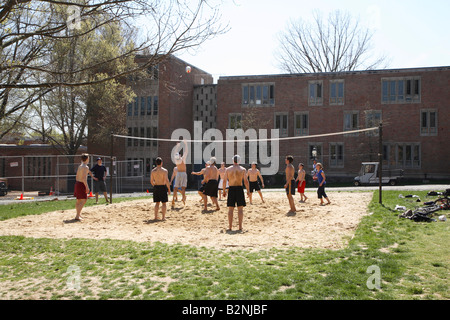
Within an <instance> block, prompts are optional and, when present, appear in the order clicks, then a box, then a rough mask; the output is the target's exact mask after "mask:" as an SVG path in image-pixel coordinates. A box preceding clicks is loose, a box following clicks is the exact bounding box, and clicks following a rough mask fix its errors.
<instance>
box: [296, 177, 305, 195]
mask: <svg viewBox="0 0 450 320" xmlns="http://www.w3.org/2000/svg"><path fill="white" fill-rule="evenodd" d="M305 187H306V180H303V182H302V184H301V185H300V181H299V182H298V188H297V190H298V192H300V193H305Z"/></svg>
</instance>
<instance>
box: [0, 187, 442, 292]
mask: <svg viewBox="0 0 450 320" xmlns="http://www.w3.org/2000/svg"><path fill="white" fill-rule="evenodd" d="M399 193H400V192H394V191H383V205H379V204H378V193H377V192H374V196H373V201H372V202H371V204H370V205H369V212H371V214H370V215H368V216H365V217H364V218H363V219H362V221H361V223H360V226H359V227H358V229H357V231H356V234H355V236H354V237H353V239H352V240H351V241H350V243H349V245H348V247H347V248H345V249H343V250H324V249H302V248H291V249H271V250H262V251H256V252H254V251H247V250H237V251H223V250H213V249H207V248H197V247H192V246H187V245H182V244H178V245H167V244H163V243H159V242H156V243H138V242H132V241H116V240H86V239H70V240H55V239H32V238H26V237H20V236H8V237H0V299H73V300H76V299H183V300H189V299H193V300H199V299H243V300H245V299H255V300H273V299H319V300H322V299H349V300H350V299H357V300H370V299H389V300H391V299H408V300H409V299H449V298H450V294H449V292H448V285H449V280H448V274H449V269H450V261H449V257H450V252H449V246H448V243H450V242H449V240H450V236H449V220H448V221H447V222H432V223H425V222H421V223H417V222H414V221H411V220H408V219H401V218H399V217H398V214H399V212H394V211H393V210H392V209H393V208H394V207H395V205H396V204H400V205H406V206H408V207H411V208H413V207H414V206H415V205H417V203H413V202H409V201H408V199H399V198H398V194H399ZM402 193H403V194H404V195H405V194H408V193H407V192H405V191H403V192H402ZM415 194H417V195H419V196H420V197H421V199H423V200H425V192H419V193H417V192H416V193H415ZM26 205H27V206H29V205H31V204H28V203H27V204H26ZM58 205H61V206H63V204H58ZM22 206H25V204H20V205H18V207H17V208H16V207H14V208H13V209H8V208H5V207H3V206H0V217H2V218H4V217H6V216H7V215H8V210H11V211H22V212H24V211H28V210H29V208H26V210H25V208H24V207H22ZM44 206H50V207H47V209H43V207H44ZM51 206H53V204H45V205H44V204H40V205H37V206H36V207H31V208H34V209H35V210H33V213H34V214H38V213H39V212H45V210H49V211H53V210H61V208H60V207H59V208H57V209H55V208H54V207H51ZM67 206H68V208H73V206H72V204H71V203H69V202H68V203H67ZM37 207H39V208H37ZM442 213H444V212H440V214H442ZM447 213H448V212H447ZM71 266H75V267H76V268H77V270H79V275H80V276H79V279H80V289H79V290H74V289H71V288H70V287H69V286H68V284H67V280H68V279H71V276H72V275H71V274H69V273H68V269H69V267H71ZM370 266H376V267H378V268H379V270H380V275H381V287H380V288H379V289H378V288H373V287H372V288H369V287H368V285H367V284H368V280H369V277H371V276H372V274H371V273H367V270H368V268H369V267H370Z"/></svg>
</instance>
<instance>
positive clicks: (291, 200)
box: [287, 194, 297, 212]
mask: <svg viewBox="0 0 450 320" xmlns="http://www.w3.org/2000/svg"><path fill="white" fill-rule="evenodd" d="M287 197H288V199H289V205H290V206H291V211H292V212H296V211H297V209H296V208H295V204H294V198H292V195H290V194H288V196H287Z"/></svg>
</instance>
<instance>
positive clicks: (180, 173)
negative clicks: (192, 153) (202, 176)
mask: <svg viewBox="0 0 450 320" xmlns="http://www.w3.org/2000/svg"><path fill="white" fill-rule="evenodd" d="M183 143H184V145H185V148H184V150H185V152H184V153H183V156H180V154H179V153H175V159H174V162H175V165H176V166H177V170H176V172H175V173H174V178H175V185H174V187H173V199H172V206H174V205H175V198H176V196H177V191H178V189H179V188H181V195H182V201H183V204H186V187H187V180H188V179H187V174H186V158H187V155H188V146H187V143H186V141H183ZM179 148H180V143H177V145H176V150H179Z"/></svg>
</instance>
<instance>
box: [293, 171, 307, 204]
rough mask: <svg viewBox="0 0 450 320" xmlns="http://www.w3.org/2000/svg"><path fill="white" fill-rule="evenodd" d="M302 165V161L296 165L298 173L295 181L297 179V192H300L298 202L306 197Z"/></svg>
mask: <svg viewBox="0 0 450 320" xmlns="http://www.w3.org/2000/svg"><path fill="white" fill-rule="evenodd" d="M303 167H304V165H303V163H300V164H299V165H298V174H297V179H295V181H298V189H297V190H298V192H299V193H300V202H305V201H306V199H308V197H306V196H305V187H306V179H305V178H306V171H305V169H303Z"/></svg>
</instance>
